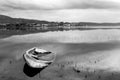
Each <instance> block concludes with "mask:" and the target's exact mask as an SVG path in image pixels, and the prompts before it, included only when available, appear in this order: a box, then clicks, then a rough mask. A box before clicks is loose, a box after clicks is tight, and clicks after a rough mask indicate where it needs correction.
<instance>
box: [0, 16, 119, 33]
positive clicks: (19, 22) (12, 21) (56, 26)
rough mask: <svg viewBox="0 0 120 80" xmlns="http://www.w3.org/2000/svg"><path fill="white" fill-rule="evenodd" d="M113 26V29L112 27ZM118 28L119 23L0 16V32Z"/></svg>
mask: <svg viewBox="0 0 120 80" xmlns="http://www.w3.org/2000/svg"><path fill="white" fill-rule="evenodd" d="M113 26H114V27H113ZM99 28H100V29H101V28H104V29H108V28H120V23H95V22H49V21H40V20H32V19H23V18H12V17H9V16H5V15H0V30H1V31H10V30H16V31H51V30H52V31H56V30H75V29H79V30H86V29H99Z"/></svg>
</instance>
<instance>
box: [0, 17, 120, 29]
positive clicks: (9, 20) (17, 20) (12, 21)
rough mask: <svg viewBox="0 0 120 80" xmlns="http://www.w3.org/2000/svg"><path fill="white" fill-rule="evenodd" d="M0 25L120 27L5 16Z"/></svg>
mask: <svg viewBox="0 0 120 80" xmlns="http://www.w3.org/2000/svg"><path fill="white" fill-rule="evenodd" d="M0 23H1V24H3V23H10V24H16V23H39V24H48V23H49V24H52V23H55V24H58V25H59V26H65V25H66V24H67V25H69V24H70V25H71V26H96V27H97V26H120V23H95V22H74V23H70V22H49V21H40V20H33V19H24V18H12V17H9V16H5V15H0Z"/></svg>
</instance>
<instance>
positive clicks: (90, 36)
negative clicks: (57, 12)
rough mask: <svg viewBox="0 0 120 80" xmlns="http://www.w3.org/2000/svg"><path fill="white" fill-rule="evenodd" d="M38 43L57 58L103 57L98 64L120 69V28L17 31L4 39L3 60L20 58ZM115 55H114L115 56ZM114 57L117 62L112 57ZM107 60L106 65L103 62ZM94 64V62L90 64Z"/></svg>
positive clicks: (0, 59) (82, 59) (0, 49)
mask: <svg viewBox="0 0 120 80" xmlns="http://www.w3.org/2000/svg"><path fill="white" fill-rule="evenodd" d="M34 46H37V47H40V48H43V49H46V50H49V51H52V52H54V53H56V54H57V58H56V61H58V62H60V61H61V62H62V61H63V62H65V61H72V60H73V61H75V62H76V63H83V62H85V63H87V62H88V61H90V60H92V61H94V60H95V59H100V60H101V61H100V62H99V63H98V64H96V65H95V66H97V65H98V66H99V67H97V68H109V67H110V68H111V67H114V65H116V66H115V67H114V69H117V70H118V69H119V66H120V64H119V63H118V61H119V60H120V59H119V58H120V55H119V53H120V50H119V49H120V30H117V29H111V30H85V31H77V30H75V31H63V32H61V31H58V32H46V33H35V34H28V35H16V36H11V37H8V38H4V39H1V40H0V62H1V64H2V63H3V62H4V61H5V60H7V59H15V60H19V59H21V58H22V55H23V53H24V52H25V51H26V50H27V49H29V48H32V47H34ZM111 56H112V57H111ZM111 59H113V61H114V63H113V62H112V61H111V62H110V61H109V60H111ZM103 64H105V66H103ZM89 65H91V64H89Z"/></svg>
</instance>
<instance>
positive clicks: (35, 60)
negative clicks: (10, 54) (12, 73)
mask: <svg viewBox="0 0 120 80" xmlns="http://www.w3.org/2000/svg"><path fill="white" fill-rule="evenodd" d="M55 57H56V54H55V53H52V52H50V51H47V50H44V49H40V48H37V47H34V48H31V49H29V50H27V51H26V52H25V53H24V54H23V58H24V59H25V61H26V63H27V64H28V65H29V66H30V67H32V68H43V67H47V66H48V65H49V64H51V63H52V62H53V61H54V60H55Z"/></svg>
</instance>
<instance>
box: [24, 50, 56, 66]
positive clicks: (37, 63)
mask: <svg viewBox="0 0 120 80" xmlns="http://www.w3.org/2000/svg"><path fill="white" fill-rule="evenodd" d="M29 51H30V50H28V51H26V53H25V54H23V57H24V59H25V61H26V63H27V64H28V65H29V66H30V67H32V68H43V67H47V66H48V65H49V64H51V63H52V62H53V61H54V59H53V60H50V61H45V60H35V59H34V58H32V57H30V56H29V55H28V52H29Z"/></svg>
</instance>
